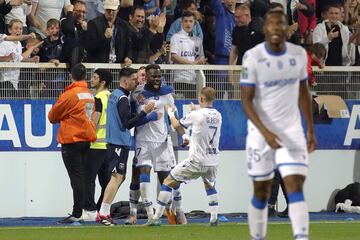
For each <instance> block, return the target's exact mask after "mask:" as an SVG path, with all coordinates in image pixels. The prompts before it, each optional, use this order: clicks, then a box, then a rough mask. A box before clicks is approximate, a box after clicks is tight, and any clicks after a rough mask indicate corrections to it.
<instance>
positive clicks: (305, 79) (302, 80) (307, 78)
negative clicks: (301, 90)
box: [300, 77, 309, 82]
mask: <svg viewBox="0 0 360 240" xmlns="http://www.w3.org/2000/svg"><path fill="white" fill-rule="evenodd" d="M307 80H309V77H306V78H304V79H301V80H300V82H304V81H307Z"/></svg>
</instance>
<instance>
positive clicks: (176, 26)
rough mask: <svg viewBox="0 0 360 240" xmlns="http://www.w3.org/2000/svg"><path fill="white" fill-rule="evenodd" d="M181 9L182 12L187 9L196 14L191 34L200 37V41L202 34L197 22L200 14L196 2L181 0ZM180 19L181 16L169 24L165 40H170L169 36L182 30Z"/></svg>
mask: <svg viewBox="0 0 360 240" xmlns="http://www.w3.org/2000/svg"><path fill="white" fill-rule="evenodd" d="M181 6H182V7H181V9H182V12H185V11H189V12H192V13H194V14H195V16H197V18H196V22H195V26H194V28H193V32H192V34H193V35H194V36H196V37H199V38H200V39H201V41H202V40H203V38H204V36H203V32H202V29H201V26H200V23H199V21H198V20H199V16H200V15H201V14H200V13H199V12H198V11H197V6H196V3H195V2H194V1H193V0H183V2H182V5H181ZM181 27H182V19H181V17H179V18H178V19H176V20H175V21H174V22H173V23H172V24H171V26H170V29H169V31H168V33H167V35H166V41H170V40H171V37H172V36H173V35H174V34H175V33H178V32H180V31H181V30H182V28H181Z"/></svg>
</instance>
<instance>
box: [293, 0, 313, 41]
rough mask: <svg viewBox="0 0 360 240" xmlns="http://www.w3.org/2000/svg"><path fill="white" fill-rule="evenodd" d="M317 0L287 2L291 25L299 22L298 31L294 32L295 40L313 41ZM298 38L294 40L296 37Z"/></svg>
mask: <svg viewBox="0 0 360 240" xmlns="http://www.w3.org/2000/svg"><path fill="white" fill-rule="evenodd" d="M315 4H316V3H315V0H300V1H299V0H290V1H288V3H287V13H288V14H287V15H288V20H289V25H290V26H292V25H293V24H294V23H297V26H298V31H295V32H294V34H293V37H292V39H293V41H296V42H297V41H299V43H304V42H305V38H306V39H307V43H308V44H311V43H312V32H313V30H314V28H315V27H316V16H315ZM295 37H296V39H295V40H294V38H295Z"/></svg>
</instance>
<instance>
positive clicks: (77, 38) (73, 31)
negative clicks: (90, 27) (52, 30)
mask: <svg viewBox="0 0 360 240" xmlns="http://www.w3.org/2000/svg"><path fill="white" fill-rule="evenodd" d="M71 6H73V7H69V9H68V12H67V13H66V16H65V18H64V19H62V21H61V31H62V33H63V34H64V37H65V38H64V46H63V54H62V61H63V62H66V63H68V64H69V68H70V69H71V68H72V66H74V65H76V64H77V63H81V62H86V56H85V55H86V54H85V48H84V46H85V41H86V33H87V21H86V18H85V16H86V5H85V4H84V2H82V1H78V0H77V1H74V4H73V5H71Z"/></svg>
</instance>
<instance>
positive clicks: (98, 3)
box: [85, 0, 104, 21]
mask: <svg viewBox="0 0 360 240" xmlns="http://www.w3.org/2000/svg"><path fill="white" fill-rule="evenodd" d="M85 4H86V9H87V10H88V11H87V15H86V20H87V21H90V20H93V19H94V18H97V17H99V16H101V15H102V14H104V4H103V0H85Z"/></svg>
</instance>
